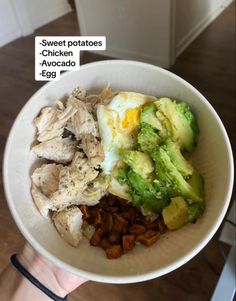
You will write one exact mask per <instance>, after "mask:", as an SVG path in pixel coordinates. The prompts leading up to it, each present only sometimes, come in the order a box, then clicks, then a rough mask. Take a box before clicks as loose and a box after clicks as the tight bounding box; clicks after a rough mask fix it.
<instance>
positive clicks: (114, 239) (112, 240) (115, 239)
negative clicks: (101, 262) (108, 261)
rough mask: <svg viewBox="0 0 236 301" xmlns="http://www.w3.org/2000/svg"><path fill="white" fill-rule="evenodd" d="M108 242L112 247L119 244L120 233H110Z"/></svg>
mask: <svg viewBox="0 0 236 301" xmlns="http://www.w3.org/2000/svg"><path fill="white" fill-rule="evenodd" d="M108 240H109V242H110V243H111V244H112V245H116V244H119V243H120V240H121V238H120V233H118V232H110V233H109V234H108Z"/></svg>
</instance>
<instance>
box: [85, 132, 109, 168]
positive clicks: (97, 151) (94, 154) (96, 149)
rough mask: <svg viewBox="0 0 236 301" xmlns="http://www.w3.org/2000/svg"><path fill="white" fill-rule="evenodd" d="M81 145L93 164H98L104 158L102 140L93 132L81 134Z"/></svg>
mask: <svg viewBox="0 0 236 301" xmlns="http://www.w3.org/2000/svg"><path fill="white" fill-rule="evenodd" d="M80 147H81V148H82V149H83V151H84V153H85V154H86V156H87V157H88V159H89V160H90V163H91V165H93V166H97V165H99V164H100V163H102V162H103V160H104V153H103V150H102V145H101V142H100V141H99V140H98V139H97V138H96V137H95V136H93V135H92V134H87V135H81V143H80Z"/></svg>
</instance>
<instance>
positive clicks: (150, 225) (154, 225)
mask: <svg viewBox="0 0 236 301" xmlns="http://www.w3.org/2000/svg"><path fill="white" fill-rule="evenodd" d="M145 226H146V227H147V229H151V230H159V222H158V220H155V221H154V222H152V223H146V224H145Z"/></svg>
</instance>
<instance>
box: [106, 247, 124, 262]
mask: <svg viewBox="0 0 236 301" xmlns="http://www.w3.org/2000/svg"><path fill="white" fill-rule="evenodd" d="M122 253H123V250H122V247H121V246H120V245H113V246H109V247H108V248H106V255H107V258H109V259H115V258H118V257H120V256H121V255H122Z"/></svg>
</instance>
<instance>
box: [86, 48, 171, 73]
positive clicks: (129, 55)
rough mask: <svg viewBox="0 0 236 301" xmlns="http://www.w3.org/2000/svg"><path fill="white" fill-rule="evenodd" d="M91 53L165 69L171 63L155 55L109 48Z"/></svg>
mask: <svg viewBox="0 0 236 301" xmlns="http://www.w3.org/2000/svg"><path fill="white" fill-rule="evenodd" d="M91 52H93V53H96V54H99V55H104V56H109V57H111V58H118V59H122V60H137V61H141V62H146V63H149V64H154V65H157V66H159V67H163V68H169V67H170V62H167V61H166V60H165V59H163V58H161V57H160V56H154V55H149V54H145V53H140V52H135V51H129V50H122V49H115V48H112V47H109V49H107V50H104V51H91Z"/></svg>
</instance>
